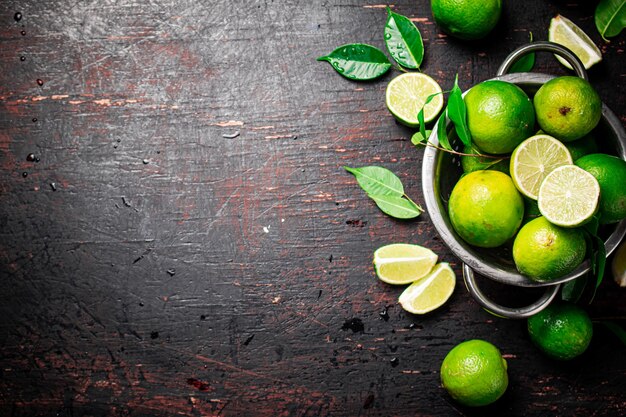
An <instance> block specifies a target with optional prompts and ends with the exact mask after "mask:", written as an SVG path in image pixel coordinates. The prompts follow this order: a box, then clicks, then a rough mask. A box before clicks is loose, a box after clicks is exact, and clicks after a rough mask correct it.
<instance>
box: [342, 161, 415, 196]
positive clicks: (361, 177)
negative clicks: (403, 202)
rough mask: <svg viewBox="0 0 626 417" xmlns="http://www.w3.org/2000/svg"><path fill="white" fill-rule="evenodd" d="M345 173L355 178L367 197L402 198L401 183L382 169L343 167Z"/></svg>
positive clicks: (394, 175)
mask: <svg viewBox="0 0 626 417" xmlns="http://www.w3.org/2000/svg"><path fill="white" fill-rule="evenodd" d="M344 169H345V170H346V171H348V172H349V173H351V174H352V175H354V176H355V177H356V180H357V182H358V183H359V185H360V186H361V188H362V189H363V191H365V192H366V193H367V194H369V195H377V196H382V195H388V196H392V197H402V196H403V195H404V187H403V186H402V181H400V178H398V177H397V176H396V174H394V173H393V172H391V171H389V170H388V169H386V168H383V167H377V166H368V167H362V168H350V167H344Z"/></svg>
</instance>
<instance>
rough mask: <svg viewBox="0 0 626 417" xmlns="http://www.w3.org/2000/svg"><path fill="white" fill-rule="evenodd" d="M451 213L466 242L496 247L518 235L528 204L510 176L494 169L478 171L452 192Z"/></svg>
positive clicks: (453, 224)
mask: <svg viewBox="0 0 626 417" xmlns="http://www.w3.org/2000/svg"><path fill="white" fill-rule="evenodd" d="M448 213H449V215H450V221H451V222H452V226H453V227H454V230H455V231H456V232H457V233H458V234H459V236H461V238H462V239H463V240H465V241H466V242H467V243H469V244H470V245H474V246H479V247H483V248H494V247H497V246H500V245H502V244H503V243H505V242H506V241H507V240H509V239H511V238H512V237H513V236H515V233H516V232H517V230H518V229H519V227H520V225H521V223H522V218H523V216H524V201H523V200H522V196H521V194H520V193H519V192H518V191H517V189H516V188H515V185H514V184H513V181H512V180H511V177H509V176H508V175H506V174H504V173H502V172H500V171H493V170H483V171H474V172H472V173H469V174H466V175H465V176H464V177H463V178H461V179H460V180H459V181H458V182H457V183H456V185H455V186H454V188H453V189H452V193H451V194H450V200H449V202H448Z"/></svg>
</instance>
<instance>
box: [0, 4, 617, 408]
mask: <svg viewBox="0 0 626 417" xmlns="http://www.w3.org/2000/svg"><path fill="white" fill-rule="evenodd" d="M595 4H596V2H589V1H581V0H578V1H545V0H527V1H508V2H505V5H504V12H503V16H502V19H501V22H500V24H499V25H498V27H497V28H496V30H495V31H493V32H492V33H491V34H490V35H489V36H488V37H487V38H486V39H484V40H481V41H477V42H462V41H458V40H455V39H452V38H450V37H447V36H445V35H444V34H442V32H441V31H440V30H439V29H438V28H437V26H436V25H435V24H434V23H433V19H432V16H431V14H430V7H429V2H428V1H423V0H420V1H399V2H395V3H393V5H392V7H393V10H394V11H396V12H398V13H401V14H404V15H407V16H409V17H411V18H413V19H414V21H415V23H416V25H417V26H418V28H419V29H420V31H421V32H422V36H423V38H424V43H425V49H426V57H425V60H424V63H423V71H424V72H426V73H427V74H429V75H431V76H433V77H434V78H435V79H436V80H437V81H438V82H439V83H440V84H441V85H442V87H443V88H444V89H449V88H450V87H451V86H452V83H453V80H454V76H455V74H456V73H458V74H459V83H460V85H461V87H462V88H463V89H467V88H469V87H470V86H472V85H473V84H475V83H477V82H480V81H482V80H485V79H487V78H490V77H493V76H494V75H495V72H496V70H497V68H498V66H499V65H500V63H501V62H502V60H503V59H504V58H505V57H506V56H507V55H508V53H510V52H511V51H512V50H513V49H514V48H516V47H517V46H520V45H522V44H524V43H526V42H527V41H528V39H529V32H531V31H532V33H533V35H534V38H535V39H536V40H547V30H548V25H549V21H550V18H551V17H553V16H554V15H556V14H557V13H562V14H563V15H565V16H566V17H568V18H570V19H572V20H573V21H574V22H575V23H576V24H578V25H580V26H581V27H582V28H583V29H584V30H585V31H586V32H587V33H588V34H589V35H590V36H591V37H592V38H593V40H594V41H595V42H596V43H597V44H598V45H600V47H601V49H602V52H603V59H604V60H603V62H602V63H600V64H598V65H596V66H595V67H593V68H592V69H591V70H590V71H589V76H590V79H591V82H592V84H593V85H594V86H595V87H596V88H597V90H598V91H599V93H600V95H601V97H602V100H603V101H604V102H605V103H606V104H607V105H608V106H609V107H610V108H611V109H612V110H613V111H614V112H615V113H616V114H617V115H618V117H619V118H620V119H621V120H622V121H624V120H625V119H626V112H625V110H624V104H625V101H626V100H625V94H624V93H625V91H624V87H623V83H624V79H625V78H624V77H625V76H626V73H625V72H624V68H625V66H624V62H625V61H624V48H625V44H624V43H625V42H624V40H625V39H626V38H625V37H624V34H623V33H622V34H621V35H620V36H618V37H617V38H614V39H613V40H612V41H611V42H610V43H605V42H604V41H602V39H601V38H600V36H599V34H598V33H597V30H596V29H595V26H594V23H593V10H594V7H595ZM16 12H21V13H22V19H21V20H20V21H19V22H17V21H15V20H14V14H15V13H16ZM385 20H386V13H385V10H384V6H383V5H382V4H380V3H377V2H375V1H361V0H352V1H345V0H337V1H319V0H316V1H304V0H301V1H270V0H266V1H244V0H236V1H230V0H215V1H198V0H146V1H115V0H101V1H89V0H87V1H69V0H54V1H41V0H37V1H35V0H31V1H12V0H3V1H1V2H0V109H1V110H0V166H1V170H0V187H1V188H0V286H1V287H0V357H1V359H0V415H2V416H22V415H23V416H27V415H29V416H30V415H42V416H118V415H119V416H161V415H191V416H214V415H222V416H239V415H260V416H392V415H394V416H400V415H403V416H404V415H420V416H431V415H432V416H434V415H437V416H439V415H441V416H446V415H452V416H455V415H471V416H481V415H487V414H493V415H507V416H529V415H533V416H553V415H559V416H561V415H562V416H571V415H578V416H580V415H589V416H591V415H593V416H610V415H620V414H622V415H623V414H624V412H625V410H626V397H625V395H624V392H625V390H626V357H625V355H624V347H623V345H621V344H620V342H619V341H618V339H617V338H615V337H614V336H613V335H612V334H610V333H608V332H607V331H606V330H603V328H602V327H600V326H596V333H595V336H594V340H593V342H592V343H591V346H590V348H589V350H588V351H587V352H586V353H585V354H584V355H583V356H582V357H580V358H578V359H576V360H574V361H571V362H568V363H561V362H555V361H553V360H550V359H547V358H546V357H545V356H543V355H542V354H540V353H539V351H538V350H537V349H535V348H534V347H533V346H532V345H531V342H530V340H529V339H528V336H527V333H526V330H525V322H524V321H513V320H504V319H499V318H496V317H494V316H491V315H489V314H488V313H486V312H485V311H483V310H482V309H481V308H480V307H479V306H478V304H476V303H475V302H474V301H473V300H472V299H471V297H470V296H469V294H468V293H467V292H466V290H465V288H464V285H463V284H462V279H461V269H460V264H459V262H458V260H457V259H456V258H455V257H454V256H452V255H451V253H450V252H449V250H448V249H447V248H446V247H445V245H444V244H443V243H442V242H441V240H440V239H439V238H438V237H437V233H436V232H435V231H434V229H433V226H432V223H431V222H430V220H429V217H428V214H427V213H426V214H424V215H422V217H421V218H420V219H418V220H416V221H409V222H402V221H396V220H394V219H391V218H389V217H387V216H385V215H384V214H382V213H381V212H380V211H379V210H378V209H377V208H376V206H375V205H374V204H373V203H372V202H371V201H369V200H368V199H367V197H366V196H365V194H364V193H363V192H362V191H361V190H360V189H359V187H358V186H357V185H356V182H355V181H354V178H353V177H352V176H351V175H349V174H347V173H346V172H344V171H343V169H342V168H341V167H342V166H343V165H350V166H363V165H381V166H385V167H387V168H389V169H391V170H392V171H394V172H395V173H397V174H398V175H399V176H400V177H401V178H402V180H403V182H404V184H405V188H406V190H407V194H408V195H410V196H411V197H412V199H413V200H415V201H416V202H417V203H421V204H423V195H422V192H421V183H420V181H421V176H420V166H421V160H422V154H423V150H421V149H416V148H415V147H414V146H412V145H411V143H410V141H409V138H410V135H411V134H412V133H413V130H412V129H409V128H406V127H403V126H401V125H398V124H397V123H395V121H394V119H393V118H392V116H391V115H390V114H389V113H388V111H387V109H386V108H385V104H384V92H385V88H386V85H387V83H388V82H389V81H390V80H391V79H392V78H393V77H394V76H396V75H398V74H399V73H398V72H397V71H394V70H392V71H390V72H389V73H388V74H387V75H385V76H384V77H383V78H382V79H379V80H376V81H374V82H368V83H356V82H351V81H348V80H346V79H344V78H342V77H341V76H339V75H338V74H336V73H335V72H334V71H333V70H332V68H331V67H330V66H329V65H328V64H327V63H324V62H316V61H315V58H316V57H318V56H321V55H325V54H327V53H329V52H330V51H332V50H333V49H334V48H335V47H337V46H339V45H342V44H345V43H350V42H363V43H369V44H373V45H375V46H377V47H379V48H381V49H383V50H384V43H383V33H382V31H383V27H384V24H385ZM20 57H24V59H23V60H21V58H20ZM536 70H537V71H541V72H548V73H552V74H566V70H564V69H562V68H561V67H560V65H559V64H558V63H557V61H556V60H555V59H554V58H553V57H552V56H549V55H546V54H542V55H539V56H538V64H537V68H536ZM38 79H39V80H41V82H40V83H39V84H42V85H39V84H38V82H37V80H38ZM236 132H239V136H237V137H234V138H232V137H229V136H232V135H233V134H235V133H236ZM30 153H33V154H34V156H35V157H36V158H39V162H36V161H27V160H26V159H27V155H29V154H30ZM393 242H410V243H417V244H422V245H425V246H428V247H430V248H432V249H433V250H435V251H436V252H437V253H439V254H440V259H441V260H443V261H447V262H450V263H451V264H452V266H453V268H454V269H455V271H456V272H457V275H458V280H459V285H458V286H457V288H456V290H455V293H454V294H453V296H452V298H451V299H450V300H449V302H448V303H447V304H446V305H445V306H444V307H442V308H440V309H438V310H436V311H435V312H432V313H430V314H428V315H425V316H412V315H410V314H407V313H405V312H404V311H403V310H402V309H401V308H400V307H399V305H398V304H397V297H398V295H399V294H400V292H401V291H402V288H395V287H391V286H389V285H386V284H383V283H381V282H379V281H378V280H377V279H376V277H375V275H374V271H373V268H372V265H371V260H372V253H373V251H374V250H375V249H376V248H378V247H379V246H382V245H384V244H388V243H393ZM490 293H491V294H492V295H494V296H495V297H497V298H498V299H500V300H502V301H503V302H508V303H510V304H515V303H519V304H523V303H524V302H526V301H528V300H532V298H533V297H536V296H537V293H534V292H528V290H518V289H514V288H505V287H499V286H494V288H492V289H491V292H490ZM623 296H624V292H623V290H621V289H619V287H618V286H617V285H615V283H613V282H612V280H611V279H610V277H607V279H606V280H605V282H604V283H603V285H602V286H601V288H600V290H599V291H598V294H597V296H596V299H595V300H594V302H593V303H592V304H591V305H589V306H588V311H589V312H590V314H591V316H592V317H593V318H594V319H599V320H601V319H606V318H612V319H614V320H618V321H620V320H623V318H624V315H625V313H626V307H625V306H624V301H623V300H624V297H623ZM385 310H386V311H387V314H388V318H387V317H385V314H383V315H381V314H380V313H381V312H383V311H385ZM357 318H358V319H359V320H361V321H362V323H363V329H362V331H359V328H358V327H359V326H354V324H358V321H355V320H354V319H357ZM622 323H623V322H622ZM346 324H353V326H351V327H350V326H346ZM353 330H356V332H354V331H353ZM471 338H482V339H485V340H488V341H490V342H492V343H494V344H495V345H496V346H498V347H499V348H500V349H501V351H502V352H503V354H504V355H505V357H506V359H507V361H508V363H509V376H510V385H509V389H508V391H507V393H506V394H505V395H504V397H503V398H502V399H501V400H500V401H498V402H497V403H495V404H494V405H492V406H489V407H487V408H482V409H474V410H472V409H467V408H464V407H461V406H459V405H457V404H455V403H454V402H453V401H452V400H451V399H450V397H449V396H448V395H447V394H446V392H445V391H444V390H443V389H442V388H441V387H440V385H439V367H440V364H441V361H442V360H443V358H444V356H445V355H446V353H447V352H448V351H449V350H450V349H451V348H452V347H453V346H454V345H456V344H458V343H460V342H461V341H463V340H467V339H471ZM394 358H397V359H396V360H394Z"/></svg>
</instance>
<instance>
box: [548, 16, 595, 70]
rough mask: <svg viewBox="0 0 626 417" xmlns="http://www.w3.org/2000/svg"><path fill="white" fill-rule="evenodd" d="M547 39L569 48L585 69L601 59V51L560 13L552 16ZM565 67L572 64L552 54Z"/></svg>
mask: <svg viewBox="0 0 626 417" xmlns="http://www.w3.org/2000/svg"><path fill="white" fill-rule="evenodd" d="M548 40H549V41H551V42H555V43H558V44H561V45H563V46H565V47H566V48H568V49H569V50H571V51H572V52H573V53H574V54H576V56H577V57H578V58H579V59H580V60H581V62H582V63H583V65H584V66H585V69H589V68H590V67H591V66H592V65H594V64H597V63H598V62H600V61H602V53H601V52H600V49H598V47H597V46H596V44H595V43H593V41H592V40H591V38H589V36H587V34H586V33H585V32H583V30H582V29H581V28H579V27H578V26H576V25H575V24H574V22H572V21H571V20H569V19H568V18H566V17H563V16H561V15H557V16H556V17H553V18H552V20H551V21H550V29H548ZM554 56H555V57H556V59H558V60H559V62H560V63H561V64H563V65H565V66H566V67H567V68H569V69H572V66H571V65H570V64H569V62H567V61H566V60H565V59H563V58H561V57H560V56H558V55H554Z"/></svg>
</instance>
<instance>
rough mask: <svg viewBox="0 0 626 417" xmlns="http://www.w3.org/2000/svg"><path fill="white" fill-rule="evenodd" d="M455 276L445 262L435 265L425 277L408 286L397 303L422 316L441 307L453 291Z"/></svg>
mask: <svg viewBox="0 0 626 417" xmlns="http://www.w3.org/2000/svg"><path fill="white" fill-rule="evenodd" d="M455 285H456V276H455V275H454V271H453V270H452V268H450V265H449V264H448V263H447V262H442V263H440V264H437V265H436V266H435V267H434V268H433V270H432V271H431V272H430V274H428V275H427V276H426V277H424V278H422V279H420V280H419V281H416V282H414V283H413V284H411V285H409V286H408V287H407V288H406V289H405V290H404V291H403V292H402V294H400V298H399V299H398V301H399V302H400V305H401V306H402V308H403V309H405V310H406V311H408V312H409V313H413V314H424V313H428V312H429V311H433V310H434V309H436V308H437V307H440V306H441V305H443V304H444V303H445V302H446V301H448V298H450V296H451V295H452V292H453V291H454V286H455Z"/></svg>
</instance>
